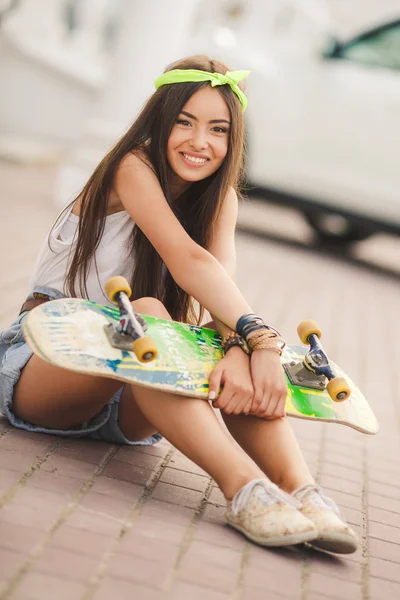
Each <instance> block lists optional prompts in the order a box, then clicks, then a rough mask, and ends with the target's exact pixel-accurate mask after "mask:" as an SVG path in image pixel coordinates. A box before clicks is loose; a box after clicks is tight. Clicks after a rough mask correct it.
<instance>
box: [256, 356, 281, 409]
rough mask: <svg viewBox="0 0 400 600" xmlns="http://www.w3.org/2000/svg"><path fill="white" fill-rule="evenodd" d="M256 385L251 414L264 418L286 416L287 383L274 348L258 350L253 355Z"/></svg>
mask: <svg viewBox="0 0 400 600" xmlns="http://www.w3.org/2000/svg"><path fill="white" fill-rule="evenodd" d="M251 376H252V380H253V386H254V396H253V402H252V404H251V408H250V414H252V415H256V416H257V417H261V418H264V419H278V418H280V417H284V416H285V402H286V395H287V385H286V379H285V375H284V372H283V369H282V365H281V359H280V356H279V354H278V353H277V352H274V351H273V350H256V351H254V352H253V353H252V355H251Z"/></svg>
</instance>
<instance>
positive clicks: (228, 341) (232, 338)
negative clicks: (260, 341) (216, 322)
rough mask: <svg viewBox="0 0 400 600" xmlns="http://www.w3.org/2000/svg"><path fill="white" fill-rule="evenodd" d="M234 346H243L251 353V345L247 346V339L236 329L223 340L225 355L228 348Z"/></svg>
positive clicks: (246, 352) (244, 350) (245, 350)
mask: <svg viewBox="0 0 400 600" xmlns="http://www.w3.org/2000/svg"><path fill="white" fill-rule="evenodd" d="M233 346H239V348H241V349H242V350H243V352H244V353H245V354H250V350H249V347H248V346H247V344H246V342H245V340H244V339H243V338H242V337H241V336H240V335H239V334H238V333H236V332H235V331H232V332H231V333H228V335H226V336H225V337H224V339H223V340H222V351H223V353H224V356H226V353H227V352H228V350H229V349H230V348H233Z"/></svg>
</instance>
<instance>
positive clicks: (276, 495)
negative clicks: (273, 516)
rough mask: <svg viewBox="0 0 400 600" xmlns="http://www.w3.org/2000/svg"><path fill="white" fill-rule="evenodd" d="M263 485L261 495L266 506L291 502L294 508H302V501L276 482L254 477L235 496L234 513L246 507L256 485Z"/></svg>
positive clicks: (232, 505) (233, 501)
mask: <svg viewBox="0 0 400 600" xmlns="http://www.w3.org/2000/svg"><path fill="white" fill-rule="evenodd" d="M257 485H258V486H260V487H262V491H261V494H260V495H259V498H260V500H261V501H262V502H263V503H264V504H265V505H266V506H272V505H273V504H278V503H282V504H289V505H290V506H293V508H301V503H300V502H299V501H298V500H297V499H296V498H294V497H293V496H291V495H290V494H287V493H286V492H284V491H283V490H281V489H280V488H278V486H277V485H275V484H274V483H270V482H269V481H268V480H267V479H253V481H249V483H246V485H244V486H243V487H242V488H240V490H239V491H238V492H236V494H235V495H234V497H233V500H232V504H231V509H232V512H233V514H234V515H237V514H238V513H239V512H240V511H241V510H242V509H243V508H245V506H246V504H247V502H248V500H249V498H250V495H251V493H252V491H253V490H254V488H255V487H256V486H257Z"/></svg>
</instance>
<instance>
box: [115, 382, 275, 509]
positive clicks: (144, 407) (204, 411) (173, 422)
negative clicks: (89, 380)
mask: <svg viewBox="0 0 400 600" xmlns="http://www.w3.org/2000/svg"><path fill="white" fill-rule="evenodd" d="M133 393H134V396H135V400H136V403H137V405H138V406H139V408H140V410H141V412H142V413H143V415H144V417H145V418H146V419H147V421H148V422H149V423H151V424H152V425H153V426H154V428H155V429H154V428H153V429H150V430H148V431H147V432H146V433H147V435H150V433H154V431H159V432H160V433H161V434H162V435H163V436H164V437H165V438H166V439H167V440H168V441H169V442H171V444H173V445H174V446H175V447H176V448H178V450H180V451H181V452H182V453H183V454H185V456H187V457H188V458H190V459H191V460H193V462H195V463H196V464H197V465H199V467H201V468H202V469H204V470H205V471H206V472H207V473H208V474H209V475H211V477H212V478H213V479H215V481H216V482H217V484H218V485H219V487H220V488H221V490H222V492H223V494H224V495H225V497H226V498H227V499H231V498H232V497H233V495H234V494H235V493H236V492H237V491H238V490H239V489H240V488H241V487H242V486H243V485H245V484H246V483H248V482H249V481H251V480H252V479H260V478H263V477H265V475H264V473H263V472H262V471H261V470H260V469H259V468H258V467H257V465H256V464H255V463H254V462H253V461H252V460H251V459H250V458H249V457H248V456H247V455H246V454H245V453H244V452H242V450H241V449H240V448H239V447H238V446H236V445H235V444H234V443H233V442H232V440H231V439H230V438H229V437H228V436H227V435H226V433H225V431H224V430H223V428H222V427H221V424H220V423H219V421H218V419H217V417H216V415H215V413H214V411H213V409H212V408H211V406H210V405H209V404H208V402H206V401H205V400H199V399H196V398H184V397H182V396H178V395H176V394H169V393H166V392H157V391H154V390H152V389H150V388H144V387H138V386H136V388H134V390H133ZM121 409H123V410H122V414H121ZM124 411H126V412H124ZM121 417H122V418H121ZM129 421H130V411H129V407H127V405H125V406H124V408H123V407H122V406H121V408H120V418H119V425H120V427H121V429H122V431H123V432H124V434H125V435H126V436H127V437H128V439H131V440H134V439H135V437H134V435H135V432H134V431H131V430H130V428H129ZM139 439H140V438H139Z"/></svg>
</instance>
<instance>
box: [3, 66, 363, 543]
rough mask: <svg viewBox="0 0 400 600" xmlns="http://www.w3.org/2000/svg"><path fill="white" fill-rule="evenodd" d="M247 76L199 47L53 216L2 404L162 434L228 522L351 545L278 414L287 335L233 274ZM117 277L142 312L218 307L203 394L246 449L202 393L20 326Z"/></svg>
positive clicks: (99, 426) (124, 434)
mask: <svg viewBox="0 0 400 600" xmlns="http://www.w3.org/2000/svg"><path fill="white" fill-rule="evenodd" d="M247 75H248V72H247V71H235V72H228V71H227V67H226V66H225V65H224V64H222V63H220V62H218V61H215V60H210V59H208V58H207V57H206V56H193V57H190V58H187V59H184V60H182V61H179V62H177V63H175V64H173V65H171V66H170V67H168V69H167V71H166V72H165V73H164V74H163V75H162V76H161V77H159V78H158V79H157V80H156V82H155V83H156V88H157V91H156V92H155V93H154V94H153V95H152V96H151V98H150V99H149V100H148V102H147V104H146V105H145V107H144V108H143V110H142V112H141V113H140V115H139V116H138V118H137V119H136V121H135V122H134V124H133V125H132V127H131V128H130V129H129V130H128V131H127V133H126V134H125V135H124V136H123V137H122V139H121V140H120V141H119V142H118V143H117V144H116V145H115V147H114V148H113V149H112V150H111V151H110V152H109V154H108V155H107V156H106V157H105V158H104V159H103V160H102V162H101V163H100V164H99V165H98V167H97V168H96V170H95V171H94V173H93V175H92V176H91V177H90V179H89V181H88V183H87V184H86V186H85V187H84V189H83V191H82V193H81V194H80V195H79V196H78V197H77V198H76V200H74V201H73V202H72V203H71V204H70V205H69V206H68V207H67V209H66V210H65V211H63V213H61V215H60V217H59V218H58V220H57V221H56V224H55V225H54V226H53V228H52V230H51V232H50V236H49V239H48V240H45V243H44V245H43V248H42V251H41V252H40V254H39V257H38V260H37V263H36V266H35V269H34V274H33V278H32V293H31V294H30V296H29V297H28V299H27V300H26V301H25V303H24V304H23V306H22V309H21V313H20V316H19V318H18V320H17V321H16V322H15V323H14V324H13V325H12V326H11V327H10V328H8V329H6V330H4V331H3V332H1V333H0V358H1V359H2V370H1V372H0V401H1V403H0V408H1V410H2V412H3V413H4V414H5V415H6V416H7V417H8V419H9V420H10V422H11V423H12V424H13V425H15V426H16V427H20V428H23V429H27V430H29V431H39V432H50V433H53V434H54V433H58V434H59V435H64V436H71V437H78V436H88V437H92V438H97V439H103V440H107V441H110V442H113V443H122V444H130V445H137V444H139V445H140V444H142V445H143V444H153V443H155V442H157V441H158V440H159V439H160V437H161V435H162V436H165V437H166V438H167V439H168V440H169V441H170V442H171V443H172V444H173V445H174V446H175V447H177V448H178V449H179V450H180V451H181V452H183V453H184V454H185V455H186V456H188V457H189V458H190V459H191V460H193V461H194V462H195V463H197V464H198V465H199V466H200V467H202V468H203V469H204V470H205V471H207V473H209V474H210V475H211V476H212V477H213V478H214V479H215V481H216V482H217V483H218V485H219V486H220V488H221V490H222V492H223V493H224V495H225V497H226V499H227V501H228V508H227V512H226V520H227V522H228V523H229V524H230V525H231V526H233V527H235V528H237V529H239V530H240V531H241V532H242V533H243V534H244V535H246V536H247V537H248V538H250V539H251V540H253V541H255V542H257V543H259V544H262V545H268V546H274V545H275V546H281V545H290V544H297V543H302V542H312V543H313V545H315V546H317V547H320V548H324V549H328V550H331V551H335V552H353V551H355V550H356V547H357V538H356V536H355V533H354V532H353V531H352V530H351V529H350V527H349V526H348V525H347V524H346V523H345V522H344V521H343V520H342V519H341V517H340V516H339V513H338V510H337V507H336V505H335V504H334V503H333V502H332V501H331V500H330V499H328V498H326V497H325V496H324V495H323V492H322V490H321V489H320V488H319V487H318V486H316V485H315V482H314V481H313V478H312V476H311V474H310V471H309V470H308V468H307V465H306V464H305V461H304V459H303V456H302V454H301V451H300V449H299V446H298V444H297V442H296V440H295V437H294V435H293V433H292V430H291V428H290V426H289V423H288V421H287V419H286V418H284V417H285V413H284V406H285V398H286V383H285V378H284V375H283V370H282V368H281V364H280V353H281V348H282V346H283V344H284V342H283V340H282V339H281V338H280V337H279V334H278V332H276V330H274V329H273V328H271V327H270V326H268V325H266V324H265V323H264V322H263V321H262V319H261V318H260V317H257V316H256V315H254V314H253V313H252V311H251V307H250V306H249V305H248V304H247V302H246V300H245V299H244V297H243V296H242V294H241V293H240V291H239V290H238V288H237V286H236V285H235V283H234V281H233V279H232V277H233V276H234V271H235V247H234V232H235V225H236V218H237V206H238V200H237V190H238V185H239V182H240V177H241V174H242V165H243V149H244V123H243V111H244V109H245V108H246V104H247V100H246V97H245V95H244V93H243V90H242V89H241V84H240V82H241V80H242V79H244V78H245V77H246V76H247ZM239 84H240V85H239ZM112 275H125V276H126V277H127V278H128V280H130V281H131V282H132V289H133V295H132V298H131V300H132V306H133V308H134V310H135V311H136V312H140V313H144V314H149V315H153V316H157V317H163V318H165V319H171V318H172V319H175V320H178V321H185V322H193V321H196V322H199V321H200V320H201V319H202V316H203V315H202V313H203V307H204V308H205V309H207V310H208V311H209V312H210V314H211V315H212V318H213V323H214V326H215V327H216V328H217V329H218V331H219V332H220V333H221V335H222V337H223V339H224V342H223V345H224V350H225V356H224V358H223V359H222V360H221V361H220V362H219V363H218V365H217V366H216V368H215V369H214V371H213V373H212V374H211V379H210V394H209V399H210V401H211V402H212V404H213V405H214V407H215V408H218V409H220V410H221V414H222V416H223V419H224V421H225V423H226V426H227V428H228V430H229V431H230V433H231V434H232V436H233V438H235V440H236V441H237V442H238V443H239V445H240V446H241V447H242V448H243V449H244V451H245V452H242V451H241V449H240V448H238V446H237V445H235V444H234V443H233V441H232V440H230V439H229V438H228V437H227V436H226V434H225V432H224V431H223V429H222V427H221V426H220V423H219V421H218V419H217V417H216V415H215V413H214V411H213V408H212V406H211V405H210V404H209V403H207V402H204V401H202V400H198V399H185V400H182V398H180V397H178V396H175V395H174V394H169V393H164V392H158V391H154V390H151V389H146V388H142V387H137V386H134V385H124V386H121V383H118V382H116V381H114V380H111V379H104V378H97V377H92V376H88V375H77V374H76V373H72V372H69V371H66V370H63V369H59V368H57V367H55V366H52V365H50V364H48V363H46V362H44V361H42V360H41V359H40V358H38V357H37V356H36V355H33V354H32V351H31V350H30V349H29V347H28V346H27V344H26V343H25V342H24V338H23V333H22V327H21V325H22V321H23V319H24V317H25V316H26V314H27V311H29V310H31V309H32V308H33V307H34V306H36V305H37V304H39V303H41V302H45V301H47V300H50V299H54V298H59V297H62V296H63V295H69V296H72V297H74V296H75V297H88V298H89V299H90V300H94V301H96V302H101V303H107V302H108V301H107V298H106V296H105V293H104V283H105V281H106V280H107V279H108V278H109V277H110V276H112ZM194 299H195V300H197V302H198V304H199V306H200V307H201V308H200V314H199V315H198V317H196V315H195V312H194V303H193V300H194ZM222 385H223V389H222V392H221V394H220V395H219V396H218V393H219V391H220V388H221V386H222ZM271 482H273V483H271Z"/></svg>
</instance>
